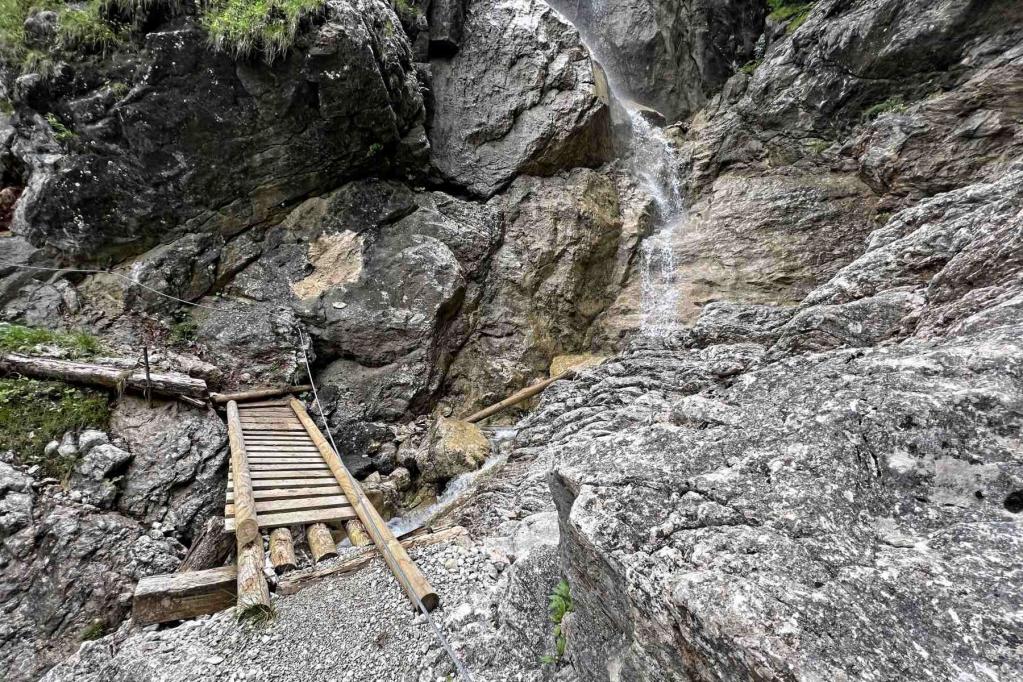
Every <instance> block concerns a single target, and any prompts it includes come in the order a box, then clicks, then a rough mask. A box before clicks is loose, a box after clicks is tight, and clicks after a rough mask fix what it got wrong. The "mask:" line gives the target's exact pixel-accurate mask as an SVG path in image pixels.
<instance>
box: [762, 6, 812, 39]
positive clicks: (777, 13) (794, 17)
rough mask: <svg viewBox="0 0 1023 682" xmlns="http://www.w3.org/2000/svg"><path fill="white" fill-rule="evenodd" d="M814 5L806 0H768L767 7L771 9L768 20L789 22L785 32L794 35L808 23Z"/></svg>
mask: <svg viewBox="0 0 1023 682" xmlns="http://www.w3.org/2000/svg"><path fill="white" fill-rule="evenodd" d="M814 4H815V3H814V2H806V0H767V5H768V7H770V8H771V13H770V14H769V15H768V19H771V20H772V21H777V22H784V21H787V22H788V25H787V26H786V27H785V31H786V32H787V33H793V32H795V30H796V29H797V28H799V27H800V26H802V25H803V22H804V21H806V18H807V17H808V16H809V15H810V10H812V9H813V6H814Z"/></svg>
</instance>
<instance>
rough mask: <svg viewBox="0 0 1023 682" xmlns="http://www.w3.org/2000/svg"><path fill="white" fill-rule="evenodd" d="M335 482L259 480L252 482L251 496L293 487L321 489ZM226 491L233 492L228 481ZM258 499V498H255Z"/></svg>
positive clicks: (320, 478) (307, 479)
mask: <svg viewBox="0 0 1023 682" xmlns="http://www.w3.org/2000/svg"><path fill="white" fill-rule="evenodd" d="M334 485H337V483H336V482H334V481H331V480H330V478H329V477H327V476H318V477H315V478H267V479H259V480H256V481H253V482H252V490H253V495H254V496H256V495H255V491H257V490H266V489H268V488H295V487H299V486H301V487H306V488H312V487H317V488H318V487H321V486H334ZM228 489H229V490H233V487H232V486H231V482H230V481H228ZM257 497H258V496H257Z"/></svg>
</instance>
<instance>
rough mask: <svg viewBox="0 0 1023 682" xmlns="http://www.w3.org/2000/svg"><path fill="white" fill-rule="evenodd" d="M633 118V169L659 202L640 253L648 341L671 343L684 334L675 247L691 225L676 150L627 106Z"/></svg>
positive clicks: (644, 117) (630, 142) (630, 152)
mask: <svg viewBox="0 0 1023 682" xmlns="http://www.w3.org/2000/svg"><path fill="white" fill-rule="evenodd" d="M622 104H623V106H624V107H625V110H626V112H627V113H628V115H629V123H630V126H629V134H628V140H627V143H628V144H627V150H628V159H629V166H630V168H631V169H632V173H633V175H634V177H635V178H636V180H637V181H638V182H639V184H640V185H641V186H642V187H643V189H645V190H646V191H647V192H649V193H650V196H652V197H653V199H654V204H655V207H656V209H657V210H656V215H655V217H654V232H653V234H652V235H650V236H649V237H647V239H646V240H644V242H643V244H642V246H641V253H640V267H641V268H642V270H641V272H640V283H641V291H642V323H641V326H640V332H641V333H642V334H644V335H646V336H651V337H656V338H665V337H668V336H670V335H671V334H672V332H674V331H676V330H677V329H678V303H679V290H678V286H677V282H676V263H675V253H674V250H673V244H674V242H675V238H676V235H677V233H678V231H679V230H680V229H682V228H684V226H685V223H686V209H685V201H684V195H683V190H682V181H681V179H680V177H679V174H678V167H679V159H678V151H677V150H676V148H675V146H674V145H672V144H671V142H669V141H668V139H667V138H666V137H665V135H664V131H663V130H661V128H659V127H657V126H655V125H652V124H651V123H650V122H649V120H647V113H646V112H644V111H643V110H641V109H639V108H637V107H635V106H632V107H630V106H629V103H627V102H622Z"/></svg>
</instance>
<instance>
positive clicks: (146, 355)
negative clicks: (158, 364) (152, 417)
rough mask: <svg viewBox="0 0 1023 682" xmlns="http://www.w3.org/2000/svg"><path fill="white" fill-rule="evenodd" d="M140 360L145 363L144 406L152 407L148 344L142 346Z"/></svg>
mask: <svg viewBox="0 0 1023 682" xmlns="http://www.w3.org/2000/svg"><path fill="white" fill-rule="evenodd" d="M142 360H143V361H144V362H145V363H146V391H145V396H146V407H148V408H152V407H153V382H152V380H151V379H150V377H149V346H142Z"/></svg>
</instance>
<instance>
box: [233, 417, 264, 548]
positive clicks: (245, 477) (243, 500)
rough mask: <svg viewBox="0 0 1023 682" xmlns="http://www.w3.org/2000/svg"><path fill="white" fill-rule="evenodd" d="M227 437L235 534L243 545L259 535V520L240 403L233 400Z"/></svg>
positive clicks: (239, 543) (240, 544) (239, 544)
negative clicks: (240, 416)
mask: <svg viewBox="0 0 1023 682" xmlns="http://www.w3.org/2000/svg"><path fill="white" fill-rule="evenodd" d="M227 438H228V441H229V442H230V444H231V480H232V482H233V483H234V509H235V512H234V527H235V530H234V534H235V536H236V537H237V538H238V546H239V547H241V546H242V545H247V544H248V543H250V542H252V541H253V540H255V539H257V538H258V537H259V522H258V521H257V520H256V505H255V501H254V500H253V497H252V475H251V473H250V472H249V462H248V459H247V456H246V452H245V444H244V443H243V442H242V427H241V425H240V424H239V423H238V404H237V403H235V402H233V401H232V402H229V403H228V404H227Z"/></svg>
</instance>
